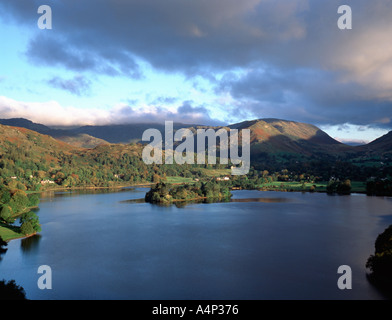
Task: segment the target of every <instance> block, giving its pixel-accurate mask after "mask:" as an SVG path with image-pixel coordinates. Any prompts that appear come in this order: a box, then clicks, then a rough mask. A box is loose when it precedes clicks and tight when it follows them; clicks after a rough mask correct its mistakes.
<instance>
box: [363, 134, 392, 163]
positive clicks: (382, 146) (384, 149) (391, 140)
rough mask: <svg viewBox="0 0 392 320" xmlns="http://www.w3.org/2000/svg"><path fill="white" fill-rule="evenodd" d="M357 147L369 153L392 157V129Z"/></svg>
mask: <svg viewBox="0 0 392 320" xmlns="http://www.w3.org/2000/svg"><path fill="white" fill-rule="evenodd" d="M357 148H358V149H359V150H361V151H363V152H366V153H367V154H368V155H378V156H389V158H392V131H389V132H388V133H387V134H385V135H383V136H382V137H380V138H378V139H376V140H373V141H372V142H370V143H368V144H366V145H363V146H360V147H357Z"/></svg>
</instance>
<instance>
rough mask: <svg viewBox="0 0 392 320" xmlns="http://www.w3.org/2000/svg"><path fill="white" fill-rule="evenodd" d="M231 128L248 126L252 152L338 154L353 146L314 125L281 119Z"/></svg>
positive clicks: (254, 121)
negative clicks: (337, 139)
mask: <svg viewBox="0 0 392 320" xmlns="http://www.w3.org/2000/svg"><path fill="white" fill-rule="evenodd" d="M228 127H229V128H231V129H238V130H242V129H249V130H250V140H251V154H252V157H253V158H257V157H258V156H259V155H260V154H264V153H266V154H298V155H301V156H315V155H324V154H328V155H336V154H337V153H340V152H347V151H349V150H350V149H351V147H350V146H347V145H344V144H342V143H340V142H338V141H336V140H335V139H333V138H331V137H330V136H329V135H328V134H327V133H325V132H324V131H322V130H321V129H319V128H317V127H316V126H314V125H311V124H306V123H301V122H295V121H288V120H281V119H269V118H268V119H259V120H252V121H244V122H241V123H237V124H233V125H230V126H228Z"/></svg>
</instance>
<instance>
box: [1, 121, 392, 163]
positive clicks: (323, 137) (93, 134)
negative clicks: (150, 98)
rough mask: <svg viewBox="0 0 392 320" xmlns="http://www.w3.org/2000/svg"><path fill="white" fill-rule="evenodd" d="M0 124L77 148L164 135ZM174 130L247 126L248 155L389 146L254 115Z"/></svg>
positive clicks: (362, 152)
mask: <svg viewBox="0 0 392 320" xmlns="http://www.w3.org/2000/svg"><path fill="white" fill-rule="evenodd" d="M0 124H4V125H8V126H14V127H22V128H26V129H29V130H33V131H36V132H38V133H41V134H45V135H49V136H52V137H53V138H55V139H57V140H61V141H63V142H66V143H67V144H69V145H72V146H74V147H77V148H90V149H92V148H95V147H97V146H99V145H106V144H113V143H115V144H129V143H133V142H141V138H142V135H143V132H144V131H145V130H147V129H150V128H155V129H158V130H159V131H160V132H161V134H162V137H163V138H164V131H165V125H164V123H134V124H123V125H105V126H82V127H61V128H60V127H56V128H51V127H48V126H45V125H42V124H38V123H34V122H32V121H30V120H27V119H23V118H15V119H0ZM173 127H174V131H176V130H178V129H180V128H189V129H191V130H192V131H193V132H196V129H198V128H205V129H208V128H212V129H214V130H218V129H220V128H227V129H238V130H241V129H249V130H250V132H251V136H250V138H251V155H252V159H253V160H254V159H258V158H260V157H262V156H263V155H279V156H285V155H294V156H298V157H299V158H301V157H307V158H309V157H310V158H323V157H332V158H333V157H335V158H336V157H343V158H347V157H358V156H365V157H366V156H367V155H373V156H374V155H385V154H388V153H391V150H392V132H390V133H389V134H387V135H385V136H383V137H380V138H379V139H376V140H375V141H373V142H371V143H369V144H366V145H361V146H351V145H347V144H343V143H341V142H339V141H337V140H335V139H333V138H332V137H330V136H329V135H328V134H327V133H325V132H324V131H322V130H321V129H319V128H318V127H316V126H314V125H312V124H307V123H301V122H296V121H288V120H282V119H272V118H266V119H256V120H252V121H243V122H240V123H235V124H231V125H228V126H225V127H212V126H202V125H195V124H182V123H174V126H173Z"/></svg>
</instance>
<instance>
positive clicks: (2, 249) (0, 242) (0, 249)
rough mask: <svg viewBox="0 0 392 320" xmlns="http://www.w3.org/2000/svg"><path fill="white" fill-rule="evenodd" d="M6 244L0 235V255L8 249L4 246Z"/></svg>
mask: <svg viewBox="0 0 392 320" xmlns="http://www.w3.org/2000/svg"><path fill="white" fill-rule="evenodd" d="M7 245H8V244H7V242H5V241H4V240H3V238H2V237H0V255H1V254H2V253H5V252H6V251H7V250H8V249H7V248H5V247H6V246H7Z"/></svg>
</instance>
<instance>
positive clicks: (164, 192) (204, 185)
mask: <svg viewBox="0 0 392 320" xmlns="http://www.w3.org/2000/svg"><path fill="white" fill-rule="evenodd" d="M231 197H232V194H231V192H230V189H229V187H228V186H227V185H225V184H222V183H219V182H216V181H214V180H211V181H208V182H196V183H194V184H183V185H172V184H167V183H164V182H160V183H157V184H156V185H155V186H154V187H152V188H151V189H150V191H148V192H147V193H146V196H145V200H146V202H150V203H156V204H171V203H173V202H178V201H195V200H209V199H216V200H226V199H227V200H229V199H230V198H231Z"/></svg>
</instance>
